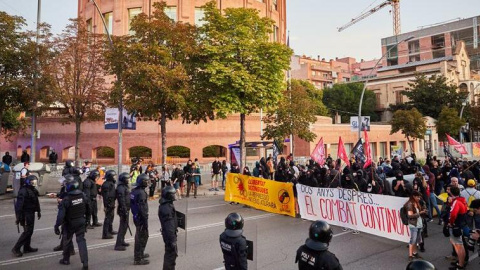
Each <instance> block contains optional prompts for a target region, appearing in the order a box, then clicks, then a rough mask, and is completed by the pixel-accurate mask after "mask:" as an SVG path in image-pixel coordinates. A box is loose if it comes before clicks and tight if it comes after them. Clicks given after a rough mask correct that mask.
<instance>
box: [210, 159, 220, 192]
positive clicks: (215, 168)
mask: <svg viewBox="0 0 480 270" xmlns="http://www.w3.org/2000/svg"><path fill="white" fill-rule="evenodd" d="M211 173H212V188H211V189H209V191H215V192H217V191H219V190H218V181H220V178H221V174H222V163H221V162H220V161H219V160H218V157H215V161H214V162H213V163H212V170H211Z"/></svg>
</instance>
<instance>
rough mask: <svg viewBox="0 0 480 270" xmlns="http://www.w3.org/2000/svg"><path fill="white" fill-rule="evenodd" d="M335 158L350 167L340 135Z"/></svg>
mask: <svg viewBox="0 0 480 270" xmlns="http://www.w3.org/2000/svg"><path fill="white" fill-rule="evenodd" d="M337 158H339V159H341V160H343V162H345V164H347V166H348V167H350V161H349V160H348V156H347V151H345V146H344V145H343V141H342V137H338V151H337Z"/></svg>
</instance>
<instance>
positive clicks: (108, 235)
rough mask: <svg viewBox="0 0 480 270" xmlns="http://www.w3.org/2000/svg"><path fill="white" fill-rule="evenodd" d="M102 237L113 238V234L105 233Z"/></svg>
mask: <svg viewBox="0 0 480 270" xmlns="http://www.w3.org/2000/svg"><path fill="white" fill-rule="evenodd" d="M102 239H113V235H111V234H107V235H104V236H102Z"/></svg>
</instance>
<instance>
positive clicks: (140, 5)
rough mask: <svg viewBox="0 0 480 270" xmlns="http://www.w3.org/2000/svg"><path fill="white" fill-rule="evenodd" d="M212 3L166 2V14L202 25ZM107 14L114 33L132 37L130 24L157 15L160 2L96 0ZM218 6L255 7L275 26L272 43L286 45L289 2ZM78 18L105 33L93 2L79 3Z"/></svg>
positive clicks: (254, 0)
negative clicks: (138, 17) (141, 16)
mask: <svg viewBox="0 0 480 270" xmlns="http://www.w3.org/2000/svg"><path fill="white" fill-rule="evenodd" d="M210 1H211V0H165V1H163V2H165V3H166V5H167V6H166V8H165V13H166V14H167V15H168V16H169V17H170V18H171V19H172V20H174V21H180V22H185V23H190V24H195V25H201V24H202V23H203V21H202V19H203V17H204V9H203V8H202V6H204V5H205V4H206V3H208V2H210ZM96 2H97V4H98V5H99V8H100V11H101V12H102V14H103V17H104V19H105V22H106V24H107V27H108V31H109V32H110V34H112V35H115V36H123V35H128V34H131V31H130V23H131V21H132V19H133V18H134V17H135V16H136V15H138V14H140V13H145V14H147V15H149V14H151V13H152V12H153V9H152V6H153V4H154V3H155V2H161V1H160V0H96ZM216 2H217V7H218V8H219V9H221V10H224V9H226V8H254V9H257V10H258V11H259V14H260V16H264V17H268V18H270V19H272V20H273V21H274V22H275V24H274V26H273V29H272V30H273V32H272V34H271V40H272V41H277V42H281V43H285V40H286V27H287V24H286V23H287V21H286V18H287V15H286V0H217V1H216ZM78 16H79V17H82V18H83V19H84V20H85V21H86V23H87V27H88V29H89V30H90V31H92V32H94V33H99V34H101V33H105V28H104V26H103V23H102V18H101V17H100V14H99V13H98V12H97V10H96V9H95V6H94V5H93V1H91V0H79V1H78Z"/></svg>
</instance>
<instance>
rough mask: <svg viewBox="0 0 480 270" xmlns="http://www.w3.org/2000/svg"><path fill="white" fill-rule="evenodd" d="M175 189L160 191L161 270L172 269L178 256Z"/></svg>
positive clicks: (169, 188) (168, 188)
mask: <svg viewBox="0 0 480 270" xmlns="http://www.w3.org/2000/svg"><path fill="white" fill-rule="evenodd" d="M173 201H175V189H173V188H172V187H167V188H165V189H164V190H163V192H162V198H161V199H160V205H159V206H158V218H159V219H160V225H161V226H162V237H163V242H164V243H165V255H164V257H163V270H174V269H175V264H176V263H175V261H176V259H177V257H178V250H177V227H178V223H177V222H178V221H177V213H176V211H175V206H174V205H173Z"/></svg>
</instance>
